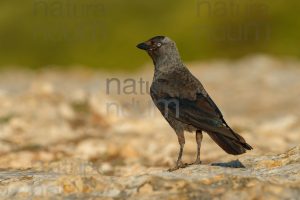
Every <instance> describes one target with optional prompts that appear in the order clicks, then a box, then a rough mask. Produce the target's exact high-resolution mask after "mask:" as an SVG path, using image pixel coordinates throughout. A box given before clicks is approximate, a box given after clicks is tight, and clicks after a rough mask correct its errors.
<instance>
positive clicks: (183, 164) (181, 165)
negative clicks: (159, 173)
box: [168, 161, 189, 172]
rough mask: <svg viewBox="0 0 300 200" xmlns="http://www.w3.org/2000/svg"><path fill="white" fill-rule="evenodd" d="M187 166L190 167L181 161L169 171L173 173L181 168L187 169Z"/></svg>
mask: <svg viewBox="0 0 300 200" xmlns="http://www.w3.org/2000/svg"><path fill="white" fill-rule="evenodd" d="M187 166H189V164H187V163H183V162H181V161H179V162H177V163H176V166H175V167H173V168H170V169H168V171H169V172H173V171H175V170H178V169H180V168H186V167H187Z"/></svg>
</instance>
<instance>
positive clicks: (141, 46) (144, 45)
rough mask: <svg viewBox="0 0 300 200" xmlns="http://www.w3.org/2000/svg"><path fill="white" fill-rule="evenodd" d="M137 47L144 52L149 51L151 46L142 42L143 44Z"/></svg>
mask: <svg viewBox="0 0 300 200" xmlns="http://www.w3.org/2000/svg"><path fill="white" fill-rule="evenodd" d="M136 47H137V48H139V49H142V50H148V49H150V46H149V45H147V44H146V43H144V42H142V43H140V44H138V45H136Z"/></svg>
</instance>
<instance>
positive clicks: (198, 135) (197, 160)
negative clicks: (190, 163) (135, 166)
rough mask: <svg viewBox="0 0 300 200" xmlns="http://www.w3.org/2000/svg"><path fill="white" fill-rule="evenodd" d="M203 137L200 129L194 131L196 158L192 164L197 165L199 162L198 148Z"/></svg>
mask: <svg viewBox="0 0 300 200" xmlns="http://www.w3.org/2000/svg"><path fill="white" fill-rule="evenodd" d="M202 139H203V134H202V131H198V130H197V131H196V141H197V158H196V161H195V163H194V164H196V165H199V164H201V160H200V149H201V142H202Z"/></svg>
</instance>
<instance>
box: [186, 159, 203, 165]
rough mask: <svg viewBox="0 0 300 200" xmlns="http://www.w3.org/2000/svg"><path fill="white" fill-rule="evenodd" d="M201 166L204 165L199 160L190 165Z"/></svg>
mask: <svg viewBox="0 0 300 200" xmlns="http://www.w3.org/2000/svg"><path fill="white" fill-rule="evenodd" d="M201 164H202V162H201V160H200V159H197V160H196V161H195V162H193V163H190V164H189V165H201Z"/></svg>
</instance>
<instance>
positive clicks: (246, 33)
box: [0, 0, 300, 70]
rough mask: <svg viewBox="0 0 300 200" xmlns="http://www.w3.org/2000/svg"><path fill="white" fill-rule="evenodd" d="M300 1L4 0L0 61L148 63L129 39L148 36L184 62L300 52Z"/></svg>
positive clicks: (122, 66) (105, 65) (120, 66)
mask: <svg viewBox="0 0 300 200" xmlns="http://www.w3.org/2000/svg"><path fill="white" fill-rule="evenodd" d="M299 7H300V2H299V1H296V0H289V1H278V0H277V1H271V0H244V1H239V0H230V1H228V0H196V1H179V0H165V1H159V0H152V1H140V0H131V1H122V0H29V1H22V0H3V1H1V2H0V30H1V31H0V45H1V48H0V66H2V67H4V66H8V65H9V66H11V65H17V66H26V67H29V68H41V67H45V66H50V65H59V66H65V67H68V66H74V65H84V66H89V67H93V68H101V69H107V70H112V69H117V70H133V69H136V68H138V67H139V66H141V65H142V64H143V63H145V62H149V59H148V58H147V55H145V54H142V53H141V52H139V51H138V50H137V49H136V48H135V45H136V44H137V43H138V42H140V41H143V40H145V39H148V38H150V37H152V36H154V35H168V36H170V37H171V38H173V39H174V40H176V41H177V44H178V46H179V48H180V51H181V53H182V55H183V57H184V59H185V60H188V61H192V60H199V59H210V58H216V57H227V58H236V57H240V56H243V55H246V54H251V53H257V52H258V53H260V52H262V53H269V54H274V55H277V56H300V51H299V50H298V48H297V47H298V46H299V45H300V40H297V38H298V36H299V34H300V21H299V20H298V18H297V15H298V11H297V8H299Z"/></svg>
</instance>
